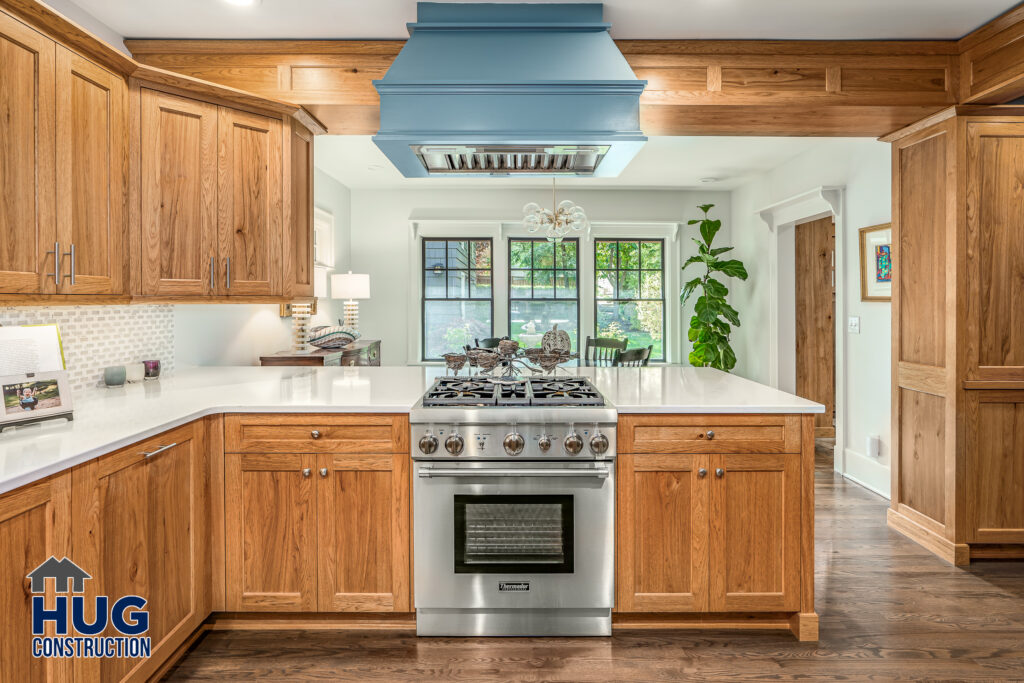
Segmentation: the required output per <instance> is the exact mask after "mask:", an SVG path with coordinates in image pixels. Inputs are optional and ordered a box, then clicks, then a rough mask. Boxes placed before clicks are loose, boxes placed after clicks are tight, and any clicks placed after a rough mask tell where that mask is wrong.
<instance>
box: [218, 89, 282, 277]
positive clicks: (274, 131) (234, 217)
mask: <svg viewBox="0 0 1024 683" xmlns="http://www.w3.org/2000/svg"><path fill="white" fill-rule="evenodd" d="M281 134H282V133H281V120H280V119H275V118H270V117H267V116H261V115H258V114H251V113H248V112H243V111H239V110H235V109H229V108H227V107H220V109H219V111H218V125H217V139H218V148H217V177H218V187H217V191H218V197H217V224H218V237H219V244H220V248H219V252H220V256H221V264H220V270H219V273H218V275H217V277H216V281H217V288H218V293H219V294H223V295H232V296H259V295H274V294H281V286H282V281H283V277H284V272H283V271H284V263H283V255H282V253H283V252H282V242H283V241H284V240H283V236H284V232H283V220H284V214H283V208H282V191H283V187H282V176H281V174H282V158H281V154H282V151H281V150H282V139H281Z"/></svg>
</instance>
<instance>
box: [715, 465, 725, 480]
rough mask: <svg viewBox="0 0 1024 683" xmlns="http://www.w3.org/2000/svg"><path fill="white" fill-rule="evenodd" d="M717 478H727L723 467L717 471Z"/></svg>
mask: <svg viewBox="0 0 1024 683" xmlns="http://www.w3.org/2000/svg"><path fill="white" fill-rule="evenodd" d="M715 476H716V477H718V478H719V479H721V478H722V477H724V476H725V470H723V469H722V468H721V467H719V468H717V469H715Z"/></svg>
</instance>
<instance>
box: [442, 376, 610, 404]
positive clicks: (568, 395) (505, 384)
mask: <svg viewBox="0 0 1024 683" xmlns="http://www.w3.org/2000/svg"><path fill="white" fill-rule="evenodd" d="M423 405H424V406H425V407H438V406H531V405H532V406H603V405H604V399H603V398H602V397H601V394H600V393H599V392H598V391H597V389H595V388H594V385H593V384H591V383H590V380H588V379H586V378H585V377H564V378H563V377H559V378H554V377H531V378H529V379H519V380H510V379H494V380H491V379H477V378H467V377H441V378H438V379H437V381H435V382H434V385H433V386H432V387H430V389H429V390H428V391H427V393H426V394H424V395H423Z"/></svg>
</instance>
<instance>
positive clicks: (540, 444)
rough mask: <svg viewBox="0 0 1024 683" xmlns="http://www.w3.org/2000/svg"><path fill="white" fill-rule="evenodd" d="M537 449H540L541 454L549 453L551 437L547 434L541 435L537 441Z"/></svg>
mask: <svg viewBox="0 0 1024 683" xmlns="http://www.w3.org/2000/svg"><path fill="white" fill-rule="evenodd" d="M537 448H539V449H540V452H541V453H547V452H548V451H549V450H551V437H550V436H548V435H547V434H541V435H540V438H539V439H537Z"/></svg>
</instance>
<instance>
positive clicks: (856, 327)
mask: <svg viewBox="0 0 1024 683" xmlns="http://www.w3.org/2000/svg"><path fill="white" fill-rule="evenodd" d="M846 331H847V332H849V333H850V334H860V316H858V315H851V316H850V317H849V318H847V319H846Z"/></svg>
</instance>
